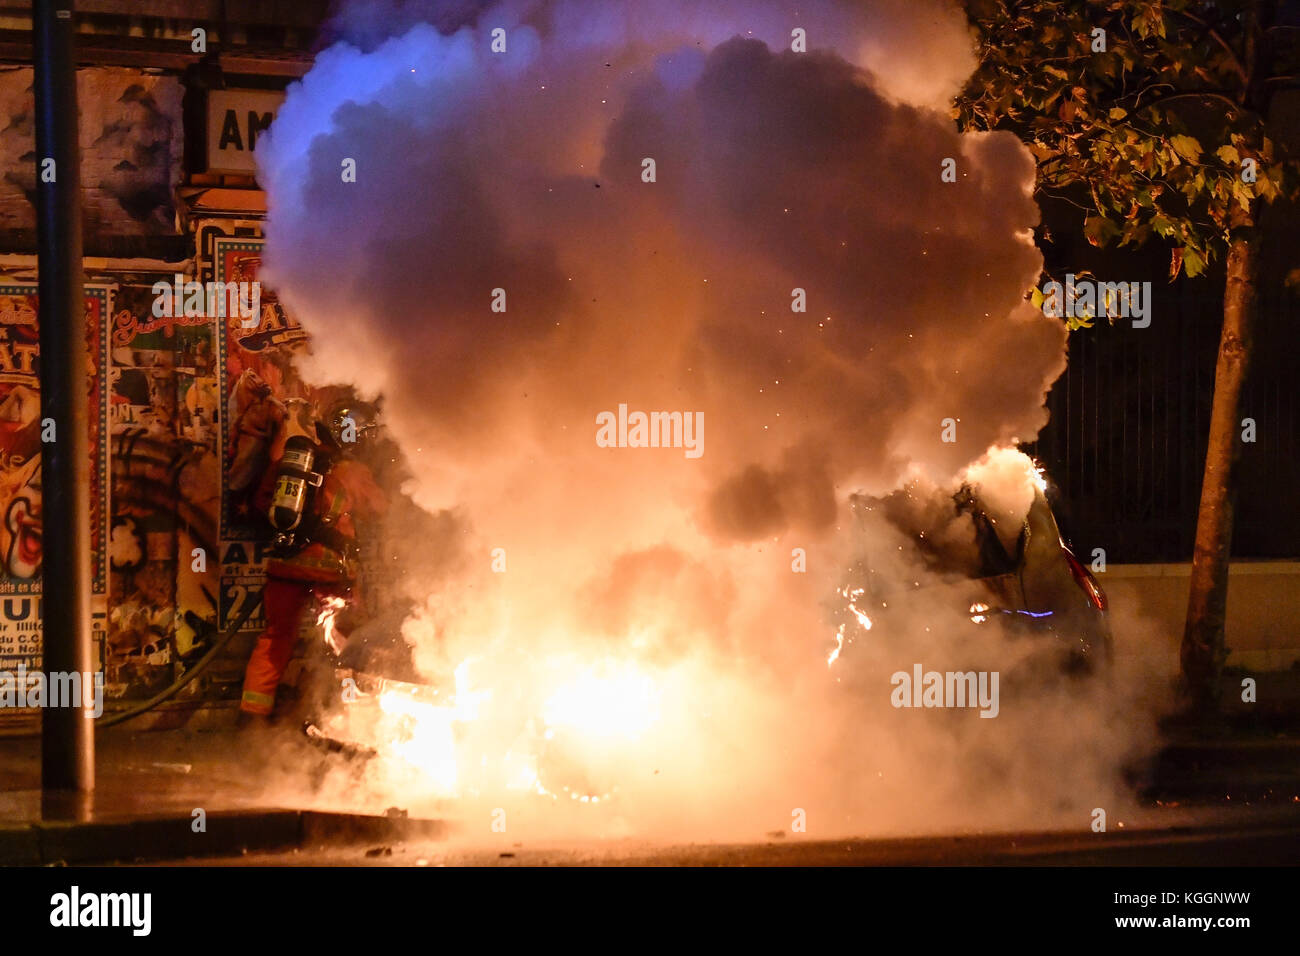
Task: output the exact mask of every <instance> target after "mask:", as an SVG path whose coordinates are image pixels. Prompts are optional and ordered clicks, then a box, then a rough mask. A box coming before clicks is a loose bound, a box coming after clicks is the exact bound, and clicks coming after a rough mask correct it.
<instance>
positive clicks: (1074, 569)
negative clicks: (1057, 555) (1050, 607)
mask: <svg viewBox="0 0 1300 956" xmlns="http://www.w3.org/2000/svg"><path fill="white" fill-rule="evenodd" d="M1061 550H1062V551H1064V552H1065V562H1066V564H1068V565H1069V566H1070V573H1071V574H1073V575H1074V583H1075V584H1077V585H1079V587H1080V588H1081V589H1082V590H1083V593H1084V594H1086V595H1088V603H1090V604H1091V605H1092V606H1093V607H1095V608H1096V609H1097V610H1098V611H1104V610H1106V592H1105V591H1103V590H1102V589H1101V585H1100V584H1098V583H1097V579H1096V578H1094V577H1093V576H1092V572H1091V571H1089V570H1088V569H1087V568H1085V567H1084V566H1083V565H1082V564H1081V563H1079V559H1078V558H1076V557H1075V556H1074V554H1073V552H1071V551H1070V549H1069V548H1062V549H1061Z"/></svg>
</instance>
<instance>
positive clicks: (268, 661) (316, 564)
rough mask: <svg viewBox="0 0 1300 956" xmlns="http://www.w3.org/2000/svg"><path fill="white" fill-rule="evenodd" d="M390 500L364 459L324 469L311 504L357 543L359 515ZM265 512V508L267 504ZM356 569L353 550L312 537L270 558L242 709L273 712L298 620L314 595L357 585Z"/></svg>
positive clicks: (265, 498)
mask: <svg viewBox="0 0 1300 956" xmlns="http://www.w3.org/2000/svg"><path fill="white" fill-rule="evenodd" d="M277 465H278V462H275V463H272V466H271V468H270V470H269V472H268V481H266V482H263V489H264V490H266V494H259V496H258V498H259V505H264V504H266V503H268V502H269V490H267V489H270V488H271V487H273V486H274V475H275V471H276V466H277ZM386 505H387V502H386V500H385V499H384V496H383V493H382V492H381V491H380V489H379V486H378V485H377V484H375V480H374V477H373V476H372V475H371V473H370V469H369V468H367V467H366V466H365V465H363V464H361V462H359V461H353V460H350V459H344V460H342V461H339V462H338V463H336V464H335V465H334V467H333V468H331V469H330V470H329V471H328V472H326V474H325V478H324V480H323V481H322V482H321V486H320V487H319V488H318V489H317V490H316V494H315V496H314V499H313V501H312V505H311V507H312V509H313V510H314V512H315V514H316V515H317V516H318V518H320V519H322V520H325V521H327V522H328V524H329V526H330V527H332V528H333V529H334V531H335V532H336V535H335V538H336V540H342V541H346V542H355V541H356V537H357V529H356V523H355V519H356V518H361V519H365V518H368V517H373V516H378V515H380V514H382V513H383V512H384V510H385V507H386ZM262 510H263V511H265V508H264V507H263V509H262ZM355 583H356V582H355V571H354V570H353V568H352V563H351V561H350V559H349V556H348V555H345V554H344V553H343V552H342V551H341V550H339V549H337V548H333V547H328V546H326V545H325V544H323V543H321V542H318V541H312V542H308V543H307V544H305V545H304V546H302V547H301V548H299V549H298V550H297V551H296V552H295V553H294V554H292V555H290V556H288V557H281V558H274V559H272V560H271V561H269V562H268V563H267V577H266V587H265V589H264V590H263V591H262V610H263V612H264V613H265V615H266V629H265V630H264V631H262V633H261V635H260V636H259V637H258V639H257V644H256V646H255V647H254V648H253V655H252V657H250V658H249V659H248V668H247V669H246V670H245V671H244V693H243V697H242V698H241V699H240V702H239V709H240V710H243V711H246V712H248V713H250V714H262V715H269V714H270V713H271V711H272V710H273V709H274V706H275V689H276V688H277V687H278V686H279V684H280V678H281V677H283V676H284V671H285V668H286V667H288V666H289V658H291V657H292V656H293V648H294V645H295V644H297V642H298V623H299V621H300V620H301V618H302V613H303V610H304V609H305V608H306V607H307V604H308V602H309V601H310V600H311V599H312V597H313V596H321V597H325V596H329V595H337V596H339V597H343V596H344V595H346V594H347V593H348V592H349V590H353V596H354V598H355V590H354V585H355Z"/></svg>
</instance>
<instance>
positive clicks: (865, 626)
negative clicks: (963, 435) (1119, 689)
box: [831, 472, 1112, 674]
mask: <svg viewBox="0 0 1300 956" xmlns="http://www.w3.org/2000/svg"><path fill="white" fill-rule="evenodd" d="M1034 479H1035V480H1034V481H1033V483H1032V494H1031V495H1030V496H1029V500H1028V504H1027V507H1025V506H1023V505H1021V506H1020V507H1008V506H1007V504H1006V502H1005V501H999V500H997V496H993V497H992V498H991V497H989V496H987V495H986V494H985V492H984V490H983V489H982V488H981V487H980V486H979V485H977V484H974V483H971V482H965V483H963V484H962V485H961V486H960V488H959V489H958V490H957V492H956V493H955V494H952V495H950V496H948V495H944V494H942V493H933V492H929V493H927V492H926V491H923V490H921V489H920V488H919V487H917V486H915V485H913V486H909V487H905V488H904V489H902V490H900V491H897V492H894V493H893V494H891V495H888V496H884V497H870V496H866V495H855V496H853V498H852V507H853V511H854V514H855V515H856V516H857V518H858V522H859V525H860V527H861V529H862V530H863V532H864V536H865V538H866V540H868V541H869V542H873V543H874V544H875V547H874V548H871V547H869V548H868V550H867V551H866V553H865V555H864V556H863V557H861V558H859V560H858V561H857V562H856V563H855V566H854V568H853V573H852V576H851V579H850V582H849V583H848V584H846V585H845V587H844V589H843V590H842V591H841V597H843V598H846V599H847V600H848V604H847V614H846V615H843V616H842V617H841V620H840V622H839V629H838V632H837V646H836V647H835V649H834V650H833V651H832V653H831V661H832V662H833V661H834V660H835V659H837V658H838V656H839V654H840V653H841V651H842V650H843V648H844V645H845V644H846V643H851V642H852V639H853V636H854V635H855V633H859V632H861V631H863V630H870V629H872V628H873V627H875V628H876V629H877V630H880V629H884V630H888V627H889V624H890V623H891V622H902V621H904V620H906V621H907V622H908V623H909V624H910V625H911V626H926V625H928V624H931V623H933V624H934V625H936V626H944V627H946V626H950V622H951V620H952V618H953V617H954V616H959V617H960V618H961V620H962V621H963V622H964V621H969V624H970V626H972V627H998V626H999V625H1000V626H1001V627H1002V628H1003V630H1004V633H1006V634H1007V635H1008V636H1009V637H1010V638H1013V639H1015V638H1019V637H1037V638H1042V639H1044V640H1043V643H1042V644H1041V645H1040V647H1039V648H1038V649H1037V652H1036V654H1035V656H1039V657H1047V658H1050V660H1051V662H1052V663H1054V664H1055V665H1056V666H1058V667H1059V668H1060V669H1061V670H1062V671H1064V672H1066V673H1069V674H1088V673H1092V672H1094V671H1096V670H1098V669H1099V668H1101V667H1104V666H1105V664H1106V663H1108V661H1109V660H1110V657H1111V652H1112V651H1111V644H1112V642H1111V633H1110V626H1109V622H1108V619H1107V600H1106V594H1105V592H1104V591H1103V590H1102V588H1101V585H1100V584H1099V583H1098V582H1097V579H1096V578H1095V577H1093V575H1092V573H1091V572H1090V571H1089V570H1088V568H1087V567H1086V566H1085V565H1084V564H1083V563H1082V562H1081V561H1079V559H1078V558H1076V557H1075V555H1074V553H1073V552H1072V551H1071V550H1070V548H1069V546H1068V545H1067V544H1066V543H1065V541H1064V540H1063V538H1062V535H1061V531H1060V528H1059V527H1058V525H1057V521H1056V516H1055V515H1054V514H1053V511H1052V507H1051V505H1050V504H1049V502H1048V499H1047V495H1046V493H1045V492H1046V485H1045V482H1043V481H1042V480H1041V478H1039V476H1038V475H1037V473H1036V472H1035V473H1034ZM886 542H887V544H886Z"/></svg>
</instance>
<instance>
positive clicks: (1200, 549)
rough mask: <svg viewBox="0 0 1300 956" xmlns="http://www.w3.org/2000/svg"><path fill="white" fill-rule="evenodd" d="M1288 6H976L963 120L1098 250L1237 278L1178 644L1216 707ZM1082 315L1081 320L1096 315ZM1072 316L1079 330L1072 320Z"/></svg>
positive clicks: (1054, 0) (1193, 2) (1259, 2)
mask: <svg viewBox="0 0 1300 956" xmlns="http://www.w3.org/2000/svg"><path fill="white" fill-rule="evenodd" d="M1296 7H1297V4H1296V3H1295V2H1293V0H1220V2H1197V0H1093V2H1085V0H967V10H968V14H969V17H970V20H971V23H972V25H973V26H974V28H975V29H976V31H977V34H978V42H979V66H978V68H977V70H976V71H975V73H974V74H973V76H972V77H971V79H970V80H969V81H968V84H967V86H966V88H965V89H964V90H963V92H962V94H961V95H960V96H959V97H958V98H957V100H956V103H955V105H954V116H955V117H956V119H957V120H958V122H959V123H960V124H961V126H962V127H963V128H968V129H1010V130H1012V131H1014V132H1015V133H1016V134H1017V135H1019V136H1020V138H1021V139H1022V140H1023V141H1024V142H1025V143H1026V144H1027V145H1028V147H1029V149H1030V150H1031V151H1032V152H1033V154H1034V156H1035V158H1036V159H1037V163H1038V183H1037V189H1038V191H1039V193H1040V194H1042V195H1048V196H1059V197H1062V198H1064V199H1067V200H1068V201H1071V202H1074V203H1075V204H1076V205H1079V206H1081V207H1083V208H1084V209H1085V210H1086V213H1087V215H1086V218H1085V219H1084V223H1083V230H1084V234H1085V236H1086V237H1087V239H1088V241H1089V242H1091V243H1092V244H1093V245H1095V246H1104V245H1107V244H1110V243H1118V244H1119V245H1120V246H1138V245H1142V244H1144V243H1147V242H1152V241H1162V240H1163V241H1164V242H1166V243H1168V244H1169V246H1170V247H1171V255H1170V269H1169V277H1170V280H1171V281H1172V280H1173V279H1175V278H1176V277H1177V276H1178V274H1179V272H1180V271H1184V272H1186V274H1187V275H1189V276H1195V275H1197V274H1199V273H1201V272H1203V271H1204V270H1205V269H1206V267H1207V265H1208V264H1209V263H1210V262H1212V261H1214V260H1215V259H1218V258H1219V257H1223V258H1224V260H1225V265H1226V273H1227V280H1226V285H1225V289H1224V296H1223V329H1222V333H1221V335H1220V342H1219V354H1218V361H1217V365H1216V370H1215V380H1214V400H1213V406H1212V410H1211V416H1210V434H1209V444H1208V448H1207V451H1206V456H1205V472H1204V478H1203V480H1202V486H1201V501H1200V508H1199V511H1198V514H1197V523H1196V542H1195V549H1194V553H1193V556H1192V581H1191V596H1190V599H1189V602H1188V609H1187V621H1186V625H1185V630H1184V634H1183V644H1182V655H1181V657H1182V671H1183V679H1184V680H1183V684H1184V691H1185V694H1186V696H1187V701H1188V703H1189V704H1190V705H1191V706H1192V707H1193V708H1194V709H1195V710H1197V711H1199V712H1202V713H1205V712H1208V711H1212V710H1213V709H1214V708H1215V707H1216V705H1217V695H1218V687H1219V683H1220V681H1219V677H1220V674H1221V672H1222V669H1223V663H1224V659H1225V657H1226V651H1225V648H1224V634H1223V631H1224V617H1225V609H1226V605H1227V592H1228V560H1229V555H1230V553H1231V546H1232V524H1233V506H1234V500H1235V489H1236V477H1237V463H1238V460H1239V458H1240V453H1241V443H1240V440H1239V427H1240V416H1239V412H1240V401H1241V393H1242V385H1243V382H1244V381H1245V377H1246V372H1247V368H1248V365H1249V360H1250V354H1251V348H1252V344H1253V328H1254V318H1255V303H1256V290H1257V285H1258V282H1259V262H1260V246H1261V218H1262V213H1263V211H1264V207H1265V206H1266V205H1267V204H1269V203H1272V202H1273V201H1274V200H1277V199H1279V198H1283V197H1284V198H1286V199H1290V200H1294V199H1295V198H1296V197H1297V176H1296V172H1297V164H1296V162H1295V160H1294V159H1292V158H1288V157H1285V156H1283V155H1281V150H1280V149H1279V148H1278V146H1277V145H1276V144H1275V143H1274V141H1273V138H1272V137H1271V136H1270V135H1269V130H1268V126H1267V118H1268V112H1269V103H1270V100H1271V98H1272V97H1273V96H1274V94H1275V93H1276V92H1277V91H1278V90H1279V89H1281V88H1283V87H1284V86H1285V85H1287V84H1290V85H1291V86H1296V85H1297V77H1296V76H1295V74H1296V73H1297V72H1300V71H1297V69H1296V66H1297V63H1298V62H1300V57H1298V56H1297V50H1300V30H1297V28H1296V27H1295V26H1294V25H1286V24H1285V23H1283V22H1282V20H1280V19H1279V17H1280V16H1281V15H1282V14H1284V13H1285V14H1287V15H1288V16H1290V17H1291V20H1292V22H1293V23H1300V17H1297V14H1300V10H1296V9H1295V8H1296ZM1086 321H1087V320H1086V319H1085V320H1084V323H1086ZM1073 327H1074V324H1073V323H1072V328H1073Z"/></svg>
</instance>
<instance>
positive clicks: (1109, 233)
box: [1083, 216, 1119, 247]
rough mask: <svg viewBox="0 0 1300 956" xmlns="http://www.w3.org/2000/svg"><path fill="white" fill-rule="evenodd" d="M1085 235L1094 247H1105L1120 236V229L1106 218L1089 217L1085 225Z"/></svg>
mask: <svg viewBox="0 0 1300 956" xmlns="http://www.w3.org/2000/svg"><path fill="white" fill-rule="evenodd" d="M1083 234H1084V236H1086V237H1087V239H1088V242H1090V243H1092V245H1094V246H1098V247H1101V246H1104V245H1106V243H1108V242H1110V240H1111V239H1114V238H1115V237H1116V236H1117V235H1119V227H1118V226H1117V225H1115V223H1113V222H1111V221H1110V220H1109V219H1107V218H1105V217H1104V216H1089V217H1088V218H1087V219H1086V220H1084V223H1083Z"/></svg>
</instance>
